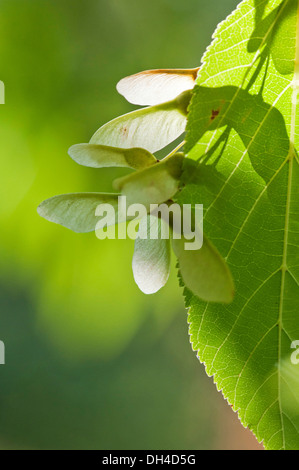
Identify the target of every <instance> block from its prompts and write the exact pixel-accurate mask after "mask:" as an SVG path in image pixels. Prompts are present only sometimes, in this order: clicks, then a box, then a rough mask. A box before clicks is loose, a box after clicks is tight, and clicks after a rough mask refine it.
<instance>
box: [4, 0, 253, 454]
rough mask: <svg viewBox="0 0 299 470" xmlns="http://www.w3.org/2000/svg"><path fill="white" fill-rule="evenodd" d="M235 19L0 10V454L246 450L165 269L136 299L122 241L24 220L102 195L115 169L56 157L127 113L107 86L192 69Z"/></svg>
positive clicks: (99, 10) (179, 2)
mask: <svg viewBox="0 0 299 470" xmlns="http://www.w3.org/2000/svg"><path fill="white" fill-rule="evenodd" d="M236 4H237V1H236V0H225V1H223V0H214V1H211V0H188V1H183V0H151V1H150V2H149V1H147V0H1V1H0V72H1V73H0V79H1V80H3V81H4V83H5V87H6V104H5V105H3V106H1V107H0V148H1V171H0V183H1V184H0V194H1V197H0V339H1V340H3V341H4V342H5V345H6V365H5V366H1V367H0V448H1V449H11V448H12V449H23V448H32V449H111V450H113V449H121V450H123V449H130V450H133V449H190V450H191V449H218V448H244V449H245V448H254V447H255V441H254V439H253V438H252V437H251V435H248V433H247V432H246V431H244V430H243V429H242V427H241V426H240V424H239V422H238V420H237V417H236V416H235V415H234V414H233V413H232V412H231V410H230V408H229V407H228V405H227V404H226V403H225V402H224V400H223V399H222V397H221V395H220V394H218V393H217V392H216V390H215V387H214V385H213V384H212V380H211V379H208V378H207V377H206V375H205V372H204V369H203V367H202V366H201V365H200V364H199V362H198V360H197V359H196V355H195V354H194V353H193V352H192V350H191V347H190V344H189V339H188V329H187V321H186V320H187V316H186V311H185V310H184V306H183V301H182V291H181V289H180V288H179V286H178V282H177V279H176V272H175V261H173V269H172V275H171V279H170V281H169V283H168V284H167V286H166V287H165V288H164V289H163V290H162V291H161V292H160V293H158V294H156V295H154V296H149V297H147V296H145V295H143V294H142V293H141V292H139V290H138V288H137V287H136V285H135V284H134V281H133V275H132V270H131V259H132V254H133V242H132V241H113V240H112V241H102V242H100V241H98V240H97V239H96V237H95V235H94V234H90V235H76V234H73V233H72V232H70V231H68V230H66V229H63V228H61V227H59V226H56V225H52V224H50V223H48V222H46V221H45V220H43V219H41V218H39V216H38V215H37V212H36V208H37V206H38V204H39V203H40V202H41V201H42V200H44V199H46V198H48V197H51V196H53V195H56V194H61V193H67V192H80V191H108V190H110V189H111V180H112V175H113V176H115V170H110V169H105V170H92V169H89V168H84V167H80V166H79V165H76V164H75V163H74V162H73V161H72V160H71V159H70V158H69V157H68V155H67V150H68V148H69V147H70V146H71V145H73V144H75V143H79V142H88V141H89V139H90V137H91V136H92V134H93V133H94V131H95V130H96V129H97V128H99V127H100V126H101V125H102V124H104V123H105V122H107V121H108V120H110V119H112V118H114V117H116V116H118V115H120V114H123V113H126V112H129V111H130V110H132V109H133V106H131V105H129V104H128V103H126V102H125V100H124V99H123V98H122V97H121V96H119V95H118V94H117V92H116V90H115V85H116V83H117V81H118V80H119V79H120V78H122V77H124V76H126V75H130V74H132V73H136V72H138V71H141V70H145V69H149V68H168V67H169V68H178V67H195V66H197V65H199V63H200V58H201V56H202V53H203V52H204V50H205V48H206V46H207V45H208V44H209V42H210V39H211V34H212V32H213V30H214V28H215V26H216V24H217V23H218V22H219V21H220V20H222V19H224V18H225V17H226V15H227V14H228V13H229V12H230V11H231V10H232V9H233V8H234V7H235V6H236ZM118 172H119V173H120V174H121V170H118Z"/></svg>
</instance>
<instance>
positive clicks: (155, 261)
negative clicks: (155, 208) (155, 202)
mask: <svg viewBox="0 0 299 470" xmlns="http://www.w3.org/2000/svg"><path fill="white" fill-rule="evenodd" d="M155 223H157V225H158V238H157V239H151V238H150V227H151V226H152V225H153V224H155ZM162 224H165V222H163V220H159V219H157V218H156V217H154V216H148V217H145V218H143V219H141V221H140V225H139V233H140V232H147V238H146V239H139V238H137V239H136V241H135V248H134V256H133V263H132V266H133V274H134V279H135V282H136V284H137V285H138V287H139V289H140V290H141V291H142V292H144V293H145V294H154V293H156V292H158V290H160V289H161V288H162V287H164V285H165V284H166V282H167V280H168V277H169V273H170V240H169V238H168V239H165V240H162V239H161V231H162ZM144 225H146V227H144Z"/></svg>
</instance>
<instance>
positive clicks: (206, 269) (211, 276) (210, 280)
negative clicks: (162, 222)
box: [172, 237, 235, 303]
mask: <svg viewBox="0 0 299 470" xmlns="http://www.w3.org/2000/svg"><path fill="white" fill-rule="evenodd" d="M185 243H186V240H185V239H184V238H183V237H182V238H181V239H177V240H175V239H173V240H172V246H173V251H174V252H175V254H176V256H177V258H178V261H179V269H180V276H181V280H182V281H183V283H184V285H185V286H186V287H187V288H188V289H190V290H191V291H192V292H193V294H195V295H197V296H198V297H199V298H201V299H203V300H205V301H207V302H222V303H230V302H232V300H233V298H234V295H235V287H234V282H233V279H232V276H231V273H230V271H229V269H228V267H227V265H226V263H225V261H224V259H223V258H222V256H221V255H220V254H219V252H218V251H217V250H216V248H215V247H214V246H213V245H212V243H210V242H209V240H208V239H207V238H206V237H204V241H203V246H202V247H201V249H200V250H194V251H188V250H185Z"/></svg>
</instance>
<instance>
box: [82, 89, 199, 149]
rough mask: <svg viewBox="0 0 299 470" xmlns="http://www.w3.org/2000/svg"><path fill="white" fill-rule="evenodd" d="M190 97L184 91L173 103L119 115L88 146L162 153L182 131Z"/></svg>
mask: <svg viewBox="0 0 299 470" xmlns="http://www.w3.org/2000/svg"><path fill="white" fill-rule="evenodd" d="M190 97H191V92H184V93H182V95H180V96H178V97H177V98H176V99H175V100H173V101H169V102H167V103H164V104H160V105H158V106H151V107H149V108H142V109H139V110H138V111H133V112H132V113H129V114H125V115H124V116H120V117H118V118H116V119H114V120H113V121H110V122H108V123H107V124H105V125H104V126H103V127H101V128H100V129H99V130H98V131H97V132H96V133H95V134H94V136H93V137H92V139H91V141H90V143H91V144H96V145H108V146H112V147H120V148H133V147H142V148H144V149H146V150H148V151H149V152H156V151H158V150H161V149H162V148H164V147H166V146H167V145H168V144H170V143H171V142H173V141H174V140H176V139H177V138H178V137H179V136H180V135H181V134H183V132H184V131H185V127H186V117H187V108H188V104H189V101H190Z"/></svg>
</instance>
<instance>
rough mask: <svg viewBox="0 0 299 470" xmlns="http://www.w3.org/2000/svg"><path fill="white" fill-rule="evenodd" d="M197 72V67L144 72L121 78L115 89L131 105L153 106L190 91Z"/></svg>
mask: <svg viewBox="0 0 299 470" xmlns="http://www.w3.org/2000/svg"><path fill="white" fill-rule="evenodd" d="M198 71H199V67H197V68H194V69H157V70H145V71H144V72H139V73H136V74H135V75H130V76H129V77H126V78H123V79H122V80H120V82H118V84H117V86H116V88H117V91H118V92H119V93H120V94H121V95H123V96H124V97H125V98H126V100H127V101H129V102H130V103H132V104H137V105H141V106H147V105H149V106H154V105H157V104H161V103H164V102H165V101H171V100H173V99H174V98H176V97H177V96H178V95H180V94H181V93H183V92H184V91H187V90H192V88H193V87H194V84H195V80H196V77H197V74H198Z"/></svg>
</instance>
